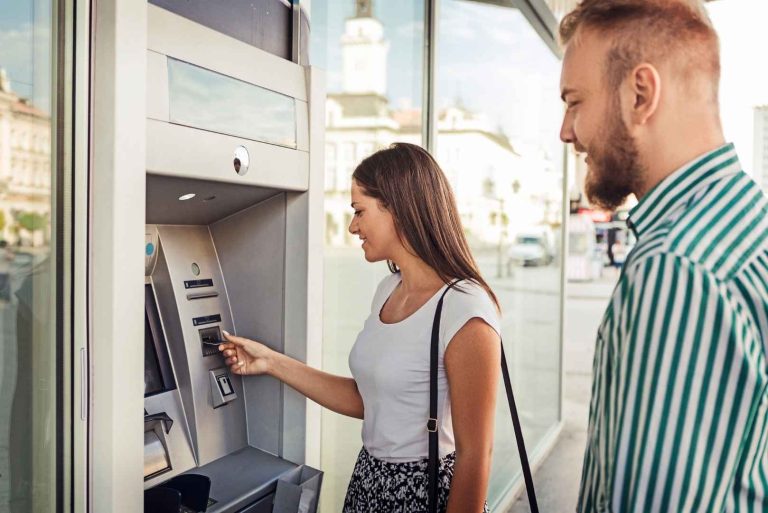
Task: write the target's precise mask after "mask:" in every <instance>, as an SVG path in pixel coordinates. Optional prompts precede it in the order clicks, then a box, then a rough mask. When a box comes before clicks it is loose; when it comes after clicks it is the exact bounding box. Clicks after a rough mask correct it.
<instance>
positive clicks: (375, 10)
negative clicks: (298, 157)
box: [311, 0, 424, 513]
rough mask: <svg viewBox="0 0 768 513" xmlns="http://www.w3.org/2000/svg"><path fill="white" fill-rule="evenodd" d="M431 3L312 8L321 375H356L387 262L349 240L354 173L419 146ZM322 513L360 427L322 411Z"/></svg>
mask: <svg viewBox="0 0 768 513" xmlns="http://www.w3.org/2000/svg"><path fill="white" fill-rule="evenodd" d="M423 22H424V2H423V1H421V0H419V1H414V0H387V1H386V2H381V1H380V2H373V1H371V0H329V1H328V2H317V3H315V4H313V5H312V42H311V51H312V56H313V57H312V58H313V64H314V65H318V66H320V67H322V68H324V69H325V70H326V71H327V75H326V76H327V88H328V97H327V101H326V128H325V130H326V131H325V141H326V147H325V252H324V254H325V256H324V263H325V269H324V303H323V305H324V312H323V321H324V325H323V340H324V344H323V363H322V365H323V369H325V370H327V371H329V372H333V373H335V374H341V375H347V376H349V375H350V373H349V365H348V357H349V352H350V350H351V348H352V345H353V344H354V342H355V338H356V337H357V334H358V333H359V331H360V329H361V328H362V326H363V322H364V321H365V319H366V317H367V316H368V314H369V313H370V312H369V310H370V304H371V300H372V299H373V294H374V292H375V290H376V286H377V285H378V284H379V281H381V279H382V278H383V277H384V276H386V275H387V274H388V273H389V271H388V270H387V267H386V265H385V264H383V263H381V264H378V265H371V264H369V263H368V262H366V261H365V259H364V258H363V255H362V251H361V250H360V246H359V241H357V238H356V237H353V236H351V235H350V233H349V231H348V230H347V227H348V226H349V222H350V220H351V213H352V211H351V209H350V207H349V202H350V197H349V194H350V187H351V179H352V171H353V170H354V168H355V166H356V165H357V164H358V163H359V162H360V161H361V160H362V159H364V158H365V157H367V156H368V155H370V154H371V153H373V152H374V151H376V150H378V149H381V148H384V147H386V146H388V145H390V144H391V143H393V142H395V141H406V142H410V143H414V144H421V129H422V123H421V95H422V86H423V80H422V79H423V77H422V70H423V58H422V55H423V47H422V45H423V34H424V32H423ZM322 415H323V416H322V444H321V451H322V452H321V458H322V460H321V464H322V468H323V471H324V472H325V476H324V478H323V492H322V493H323V498H322V501H321V509H322V513H332V512H334V513H335V512H338V511H341V510H342V505H343V501H344V496H345V493H346V490H347V484H348V483H349V478H350V475H351V473H352V468H353V466H354V463H355V458H356V457H357V453H358V452H359V451H360V447H361V446H362V441H361V438H360V430H361V423H360V421H358V420H355V419H350V418H348V417H343V416H341V415H338V414H336V413H333V412H331V411H323V414H322Z"/></svg>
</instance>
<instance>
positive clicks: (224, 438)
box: [157, 225, 247, 465]
mask: <svg viewBox="0 0 768 513" xmlns="http://www.w3.org/2000/svg"><path fill="white" fill-rule="evenodd" d="M157 230H158V233H159V235H160V244H161V246H162V248H163V256H164V257H165V260H166V264H167V269H168V274H169V278H170V285H171V287H172V290H173V297H174V300H175V302H176V307H177V309H178V314H179V319H180V323H181V331H182V337H183V347H184V349H185V352H186V356H187V368H186V369H182V370H180V372H188V374H189V383H190V387H189V389H188V390H185V391H184V392H182V393H185V394H188V395H190V396H191V400H190V399H188V401H187V402H188V403H190V404H191V407H192V411H191V412H189V413H190V414H191V417H192V418H193V419H194V420H193V422H194V424H195V425H196V440H195V442H196V447H197V456H198V462H199V464H200V465H205V464H206V463H210V462H211V461H214V460H216V459H218V458H221V457H222V456H225V455H227V454H230V453H232V452H235V451H237V450H238V449H242V448H243V447H245V446H246V445H247V436H246V429H245V426H246V422H245V409H244V407H243V402H242V401H233V402H232V403H226V404H224V405H222V406H216V407H215V405H214V404H213V397H212V394H211V380H210V379H211V378H210V371H212V370H216V369H221V368H222V367H224V361H223V358H222V357H221V355H220V354H219V352H218V349H216V352H215V353H213V354H210V355H204V352H205V348H206V345H205V344H204V342H203V340H202V339H201V333H200V332H201V330H206V329H210V328H212V327H219V328H220V329H223V330H230V331H234V328H233V323H232V314H231V310H230V308H229V303H228V301H227V296H226V291H225V288H224V279H223V276H222V274H221V269H220V267H219V261H218V258H217V255H216V251H215V249H214V247H213V241H212V239H211V234H210V231H209V230H208V227H207V226H194V225H192V226H162V225H161V226H158V227H157ZM195 272H197V274H195ZM202 280H211V285H210V286H203V287H195V286H191V285H190V283H191V282H198V281H202ZM202 291H206V292H208V291H216V292H217V293H218V294H217V295H216V296H210V297H202V298H200V299H189V298H188V295H189V294H194V293H199V292H202ZM181 342H182V341H179V343H181ZM176 352H178V348H177V351H176ZM229 380H230V381H231V386H232V388H233V389H234V393H235V394H237V395H238V396H239V397H241V398H242V397H243V387H242V380H241V378H240V377H239V376H235V375H232V376H230V378H229Z"/></svg>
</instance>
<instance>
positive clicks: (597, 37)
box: [560, 0, 768, 513]
mask: <svg viewBox="0 0 768 513" xmlns="http://www.w3.org/2000/svg"><path fill="white" fill-rule="evenodd" d="M745 15H748V14H747V13H745ZM560 35H561V39H562V41H563V44H564V48H565V57H564V61H563V71H562V79H561V87H562V98H563V100H564V101H565V103H566V104H567V112H566V114H565V119H564V122H563V127H562V131H561V138H562V139H563V141H565V142H567V143H572V144H573V145H574V147H575V148H576V150H578V151H580V152H584V153H586V155H587V159H586V161H587V165H588V168H589V170H588V174H587V179H586V191H587V194H588V196H589V198H590V200H591V201H592V202H593V203H595V204H597V205H600V206H602V207H605V208H609V209H611V208H615V207H617V206H618V205H620V204H621V203H623V201H624V200H625V199H626V197H627V196H628V195H629V194H632V193H634V194H635V195H636V196H637V198H638V200H639V204H638V205H637V207H635V208H634V209H633V210H632V212H631V214H630V217H629V221H628V223H629V227H630V229H632V230H633V232H634V233H635V235H636V236H637V239H638V243H637V245H636V247H635V249H634V250H633V252H632V253H631V255H630V257H629V258H628V260H627V262H626V264H625V267H624V270H623V271H622V275H621V278H620V280H619V284H618V286H617V288H616V291H615V293H614V295H613V298H612V299H611V303H610V305H609V306H608V309H607V311H606V313H605V317H604V319H603V321H602V324H601V326H600V329H599V332H598V338H597V346H596V353H595V360H594V384H593V392H592V401H591V405H590V419H589V430H588V438H587V439H588V442H587V449H586V454H585V457H584V468H583V475H582V481H581V491H580V496H579V503H578V511H580V512H594V511H599V512H603V511H612V512H627V511H629V512H643V513H646V512H654V511H659V512H692V511H697V512H698V511H702V512H703V511H707V512H710V511H711V512H720V511H768V496H767V495H766V494H767V493H768V450H767V449H766V444H768V395H767V394H766V386H767V385H768V376H767V375H766V352H767V347H766V345H767V344H768V201H767V200H766V198H765V196H764V195H763V193H762V192H761V191H760V190H759V188H758V187H757V186H756V185H755V184H754V182H753V181H752V180H751V179H750V178H749V177H748V176H747V175H746V174H745V173H744V172H743V171H742V170H741V166H740V164H739V161H738V159H737V156H736V152H735V149H734V147H733V145H730V144H725V139H724V137H723V133H722V128H721V124H720V119H719V109H718V101H717V96H718V82H719V73H720V63H719V43H718V39H717V35H716V33H715V31H714V30H713V28H712V25H711V23H710V21H709V19H708V17H707V15H706V13H705V11H704V9H703V7H702V6H701V5H699V4H698V3H697V2H696V1H694V0H584V1H582V2H581V3H580V4H579V5H578V6H577V7H576V8H575V10H574V11H573V12H571V13H570V14H569V15H568V16H567V17H566V18H565V19H564V20H563V22H562V24H561V26H560ZM745 79H747V78H746V77H745Z"/></svg>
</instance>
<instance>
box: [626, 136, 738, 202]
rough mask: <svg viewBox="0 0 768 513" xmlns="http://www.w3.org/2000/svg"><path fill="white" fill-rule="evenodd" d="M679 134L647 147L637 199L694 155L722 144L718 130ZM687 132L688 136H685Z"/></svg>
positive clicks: (722, 137)
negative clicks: (643, 175) (642, 178)
mask: <svg viewBox="0 0 768 513" xmlns="http://www.w3.org/2000/svg"><path fill="white" fill-rule="evenodd" d="M683 134H685V135H683V136H682V137H675V138H670V139H669V140H667V141H665V142H664V143H663V144H658V145H656V147H654V148H648V149H647V151H646V152H645V153H646V155H647V156H648V157H647V158H646V159H644V160H645V163H644V164H645V169H646V175H645V180H643V182H642V183H641V184H640V186H639V189H638V190H636V191H634V193H635V196H636V197H637V199H638V201H639V200H642V199H643V197H644V196H645V195H646V194H648V193H649V192H650V191H651V190H652V189H653V188H654V187H656V186H657V185H658V184H660V183H661V182H662V181H664V179H665V178H667V177H668V176H670V175H671V174H673V173H675V172H676V171H677V170H679V169H680V168H682V167H683V166H685V165H686V164H688V163H690V162H692V161H693V160H695V159H696V158H697V157H700V156H702V155H705V154H707V153H709V152H711V151H714V150H716V149H717V148H719V147H721V146H723V145H724V144H725V137H724V136H723V133H722V131H720V130H712V131H711V132H710V133H706V132H705V131H690V132H687V134H686V133H685V132H683ZM688 134H690V135H689V136H688V137H686V135H688Z"/></svg>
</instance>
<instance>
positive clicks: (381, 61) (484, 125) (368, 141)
mask: <svg viewBox="0 0 768 513" xmlns="http://www.w3.org/2000/svg"><path fill="white" fill-rule="evenodd" d="M341 51H342V80H341V83H342V90H341V92H337V93H329V94H328V99H327V103H326V155H325V160H326V166H325V196H326V198H325V206H326V208H325V212H326V214H325V215H326V219H325V222H326V230H325V238H326V244H327V245H328V246H336V247H338V246H347V245H352V244H353V243H354V237H353V236H352V235H351V234H349V232H348V231H347V227H348V226H349V223H350V222H351V220H352V211H351V209H350V206H349V202H350V198H349V191H350V187H351V179H352V172H353V171H354V169H355V166H356V165H357V164H358V163H359V162H360V161H361V160H362V159H364V158H365V157H367V156H368V155H370V154H371V153H373V152H375V151H377V150H379V149H382V148H385V147H387V146H388V145H390V144H392V143H393V142H396V141H399V142H409V143H414V144H420V143H421V127H422V126H423V121H422V112H421V109H420V108H410V109H409V108H394V107H393V106H392V105H391V103H390V100H389V98H388V97H387V57H388V51H389V43H388V42H387V40H386V39H385V37H384V26H383V25H382V23H381V22H380V21H379V20H378V19H376V18H375V17H374V16H373V9H372V5H371V2H370V1H358V2H357V3H356V8H355V15H354V16H353V17H351V18H348V19H347V20H346V21H345V31H344V34H343V35H342V37H341ZM437 130H438V132H439V143H438V145H437V154H436V158H437V160H438V162H439V163H440V165H441V166H442V168H443V170H444V171H445V173H446V175H447V176H448V179H449V180H450V182H451V185H452V187H453V190H454V194H455V195H456V201H457V203H458V208H459V212H460V214H461V216H462V222H463V224H464V227H465V230H466V232H467V235H468V238H469V240H470V243H471V244H472V245H473V246H474V247H477V248H482V247H483V246H488V247H490V246H493V247H496V246H498V245H499V244H504V243H507V242H509V241H510V240H511V238H512V237H514V235H515V234H516V233H518V232H521V231H525V230H527V229H530V228H533V227H537V226H540V225H551V226H555V225H557V224H558V223H559V222H560V208H559V207H560V202H561V198H560V195H559V193H558V191H559V190H561V187H562V177H561V175H560V173H559V171H558V170H557V166H556V165H555V164H554V162H553V160H552V158H551V156H549V155H547V154H546V152H545V151H544V150H543V149H542V148H539V147H534V146H528V147H523V146H521V145H517V144H513V143H512V142H511V141H510V140H509V139H508V138H507V137H506V136H505V135H504V134H503V133H502V132H501V130H499V129H498V128H496V127H493V126H492V124H491V122H490V121H489V120H488V119H486V118H485V117H484V116H481V115H477V114H475V113H473V112H471V111H470V110H469V109H467V108H466V107H464V106H463V104H462V102H461V100H456V101H455V102H453V104H452V105H449V106H447V107H445V108H443V109H441V110H440V111H439V113H438V120H437ZM558 158H559V156H558ZM478 176H481V177H482V178H481V179H480V180H478Z"/></svg>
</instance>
